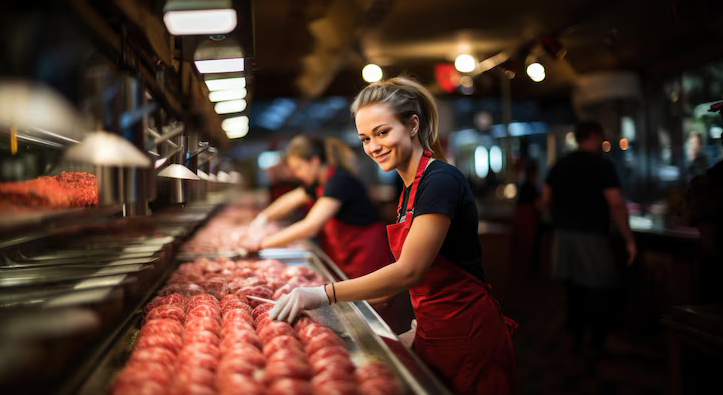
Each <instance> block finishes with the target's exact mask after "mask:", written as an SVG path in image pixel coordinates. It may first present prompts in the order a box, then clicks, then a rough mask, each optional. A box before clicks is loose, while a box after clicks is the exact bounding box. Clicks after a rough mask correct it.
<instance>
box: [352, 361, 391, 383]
mask: <svg viewBox="0 0 723 395" xmlns="http://www.w3.org/2000/svg"><path fill="white" fill-rule="evenodd" d="M356 378H357V380H358V381H359V382H360V383H362V382H365V381H369V380H372V379H375V378H387V379H394V375H393V374H392V372H391V371H389V369H387V367H386V366H384V365H383V364H381V363H378V362H372V363H368V364H366V365H364V366H362V367H360V368H359V369H357V371H356Z"/></svg>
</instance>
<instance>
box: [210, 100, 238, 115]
mask: <svg viewBox="0 0 723 395" xmlns="http://www.w3.org/2000/svg"><path fill="white" fill-rule="evenodd" d="M213 109H214V110H215V111H216V114H231V113H234V112H242V111H243V110H245V109H246V100H244V99H241V100H231V101H222V102H219V103H216V105H215V106H214V107H213Z"/></svg>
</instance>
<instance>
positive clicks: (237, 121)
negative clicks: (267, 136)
mask: <svg viewBox="0 0 723 395" xmlns="http://www.w3.org/2000/svg"><path fill="white" fill-rule="evenodd" d="M244 125H245V126H248V125H249V117H247V116H246V115H241V116H240V117H233V118H228V119H224V120H223V122H221V128H223V130H225V131H227V132H228V131H229V130H235V129H239V128H240V127H241V126H244Z"/></svg>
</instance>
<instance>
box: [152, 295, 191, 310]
mask: <svg viewBox="0 0 723 395" xmlns="http://www.w3.org/2000/svg"><path fill="white" fill-rule="evenodd" d="M185 303H186V299H185V298H184V297H183V296H181V294H178V293H171V294H169V295H167V296H156V297H155V298H153V300H152V301H151V302H150V303H148V304H147V305H146V307H145V308H144V309H143V312H144V313H146V314H148V312H150V311H151V310H153V309H154V308H156V307H158V306H163V305H167V304H168V305H175V306H178V307H181V308H185Z"/></svg>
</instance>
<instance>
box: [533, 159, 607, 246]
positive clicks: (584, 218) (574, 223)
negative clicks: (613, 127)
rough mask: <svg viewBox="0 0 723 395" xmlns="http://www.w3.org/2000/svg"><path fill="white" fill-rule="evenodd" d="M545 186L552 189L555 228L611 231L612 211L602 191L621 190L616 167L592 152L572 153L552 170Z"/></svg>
mask: <svg viewBox="0 0 723 395" xmlns="http://www.w3.org/2000/svg"><path fill="white" fill-rule="evenodd" d="M546 183H547V185H549V186H550V188H551V189H552V222H553V225H554V226H555V228H557V229H563V230H574V231H581V232H590V233H604V234H605V233H608V232H609V230H610V208H609V207H608V203H607V200H606V199H605V194H604V192H603V191H604V190H605V189H607V188H619V187H620V180H619V179H618V175H617V173H616V172H615V167H614V166H613V164H612V163H611V162H610V161H609V160H607V159H605V158H603V157H602V156H601V155H596V154H593V153H590V152H584V151H577V152H573V153H571V154H569V155H567V156H565V157H564V158H562V159H560V160H559V161H558V162H557V163H556V164H555V166H553V167H552V170H550V174H549V175H548V176H547V180H546Z"/></svg>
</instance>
